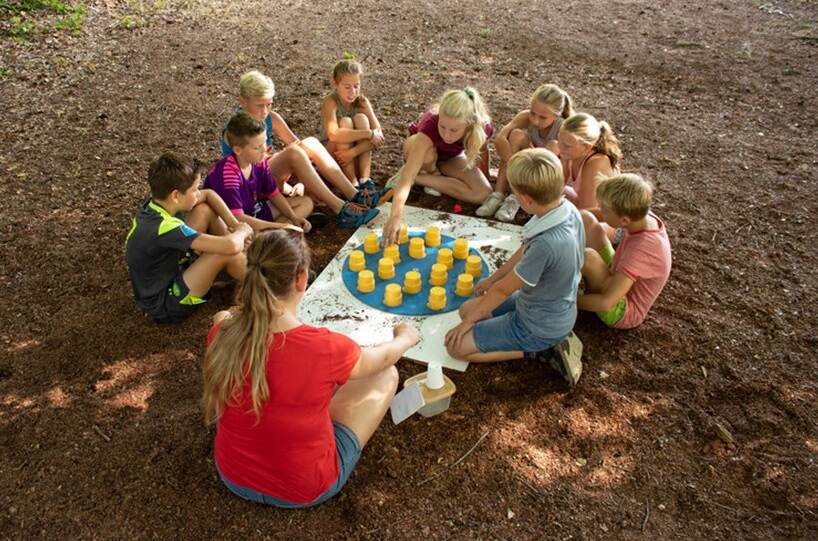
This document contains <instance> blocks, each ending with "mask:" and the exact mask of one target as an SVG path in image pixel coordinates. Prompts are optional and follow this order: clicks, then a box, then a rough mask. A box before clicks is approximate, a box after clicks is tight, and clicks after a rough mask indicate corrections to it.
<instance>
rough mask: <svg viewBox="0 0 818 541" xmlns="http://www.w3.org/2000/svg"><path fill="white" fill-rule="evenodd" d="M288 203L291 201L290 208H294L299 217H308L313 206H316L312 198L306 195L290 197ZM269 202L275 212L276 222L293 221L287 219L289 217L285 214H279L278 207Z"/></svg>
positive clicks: (294, 212) (287, 222)
mask: <svg viewBox="0 0 818 541" xmlns="http://www.w3.org/2000/svg"><path fill="white" fill-rule="evenodd" d="M287 203H289V205H290V208H291V209H293V214H295V215H296V216H297V217H299V218H306V217H307V216H309V215H310V213H311V212H312V210H313V208H314V207H315V205H314V204H313V202H312V199H310V198H309V197H308V196H306V195H298V196H294V197H288V198H287ZM267 204H268V205H270V210H271V211H272V212H273V216H275V221H276V222H278V223H280V224H291V223H292V221H290V220H289V219H287V217H286V216H284V215H283V214H277V213H278V209H276V208H275V207H273V205H272V203H270V202H269V201H268V202H267Z"/></svg>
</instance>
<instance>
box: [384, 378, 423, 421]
mask: <svg viewBox="0 0 818 541" xmlns="http://www.w3.org/2000/svg"><path fill="white" fill-rule="evenodd" d="M425 405H426V402H424V401H423V394H422V393H421V392H420V385H418V383H413V384H412V385H410V386H409V387H407V388H405V389H404V390H402V391H401V392H399V393H398V394H396V395H395V398H393V399H392V405H391V406H390V407H389V410H390V411H391V412H392V422H393V423H395V424H399V423H401V422H403V421H405V420H406V419H408V418H409V417H411V416H412V415H413V414H414V413H416V412H417V411H418V410H419V409H420V408H422V407H423V406H425Z"/></svg>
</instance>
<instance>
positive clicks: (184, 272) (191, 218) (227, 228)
mask: <svg viewBox="0 0 818 541" xmlns="http://www.w3.org/2000/svg"><path fill="white" fill-rule="evenodd" d="M203 172H204V169H203V168H202V167H201V166H200V165H199V164H197V163H196V162H194V161H193V160H188V159H184V158H181V157H179V156H176V155H174V154H163V155H162V156H161V157H159V158H158V159H157V160H155V161H154V162H153V163H152V164H151V166H150V170H149V171H148V183H149V184H150V187H151V198H150V199H149V200H148V201H146V202H145V204H144V205H142V208H141V209H140V210H139V212H137V214H136V217H135V218H134V219H133V222H132V225H131V229H130V231H128V236H127V239H126V241H125V257H126V260H127V262H128V274H129V275H130V278H131V283H132V285H133V291H134V297H135V298H136V302H137V304H138V305H139V306H140V307H141V308H142V309H143V310H144V311H145V313H147V314H148V315H149V316H151V317H152V318H154V319H155V320H156V321H159V322H176V321H181V320H182V319H184V318H185V317H187V316H188V315H190V314H191V313H192V312H193V311H194V310H195V309H196V307H197V306H198V305H199V304H201V303H203V302H205V301H204V299H203V297H204V296H205V295H206V294H207V292H208V290H209V289H210V286H211V285H213V282H214V280H215V279H216V276H217V275H218V273H219V271H221V270H222V269H225V270H226V271H227V272H228V273H229V274H230V275H231V276H233V277H234V278H236V279H240V278H242V277H243V276H244V273H245V272H246V269H247V263H246V260H245V256H244V245H245V242H246V241H247V240H249V239H250V237H252V235H253V229H252V228H251V227H250V226H249V225H247V224H243V223H240V222H239V221H238V220H236V218H235V216H233V214H232V213H231V212H230V210H229V209H228V208H227V205H225V204H224V201H222V199H221V198H220V197H219V196H218V194H216V193H215V192H213V191H212V190H200V189H199V183H200V181H201V176H202V173H203ZM182 213H185V214H184V215H183V214H182ZM202 231H203V232H205V233H200V232H202ZM194 252H195V253H194Z"/></svg>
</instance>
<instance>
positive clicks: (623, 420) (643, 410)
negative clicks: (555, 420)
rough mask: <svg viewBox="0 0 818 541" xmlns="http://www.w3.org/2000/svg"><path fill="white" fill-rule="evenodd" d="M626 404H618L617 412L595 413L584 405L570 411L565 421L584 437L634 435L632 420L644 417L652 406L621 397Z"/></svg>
mask: <svg viewBox="0 0 818 541" xmlns="http://www.w3.org/2000/svg"><path fill="white" fill-rule="evenodd" d="M619 398H620V401H623V402H625V404H618V405H617V411H616V412H615V413H605V414H594V413H591V412H589V411H588V410H586V409H585V408H583V407H578V408H574V409H572V410H571V411H569V412H568V413H567V414H566V415H565V417H566V419H565V421H562V420H561V421H560V423H563V422H564V423H566V425H567V427H568V429H569V430H570V432H571V434H574V435H576V436H579V437H583V438H600V437H603V436H607V437H623V436H625V437H632V436H633V435H634V431H633V427H632V426H631V424H630V423H631V420H633V419H644V418H646V417H647V416H648V415H649V414H650V411H651V410H652V408H649V407H648V406H646V405H645V404H642V403H638V402H635V401H633V400H631V399H626V398H625V397H619Z"/></svg>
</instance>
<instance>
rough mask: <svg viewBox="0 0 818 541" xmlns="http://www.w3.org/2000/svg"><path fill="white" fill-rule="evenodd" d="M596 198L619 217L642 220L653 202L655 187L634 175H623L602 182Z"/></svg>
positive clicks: (597, 188)
mask: <svg viewBox="0 0 818 541" xmlns="http://www.w3.org/2000/svg"><path fill="white" fill-rule="evenodd" d="M596 197H597V199H598V200H599V202H600V203H602V204H603V205H605V206H606V207H609V208H610V209H611V210H612V211H614V213H616V214H617V215H618V216H623V217H624V216H627V217H628V218H630V219H631V220H641V219H642V218H644V217H645V216H647V214H648V211H649V210H650V204H651V202H652V201H653V185H652V184H651V183H650V182H648V181H647V180H645V179H643V178H642V177H640V176H639V175H637V174H634V173H623V174H621V175H616V176H613V177H609V178H606V179H604V180H602V181H600V183H599V184H597V186H596Z"/></svg>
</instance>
